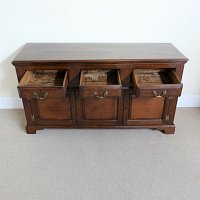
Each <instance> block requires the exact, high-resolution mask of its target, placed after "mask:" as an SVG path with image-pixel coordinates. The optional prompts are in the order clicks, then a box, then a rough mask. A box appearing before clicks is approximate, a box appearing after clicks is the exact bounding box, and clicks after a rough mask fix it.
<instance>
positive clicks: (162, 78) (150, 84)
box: [132, 69, 183, 97]
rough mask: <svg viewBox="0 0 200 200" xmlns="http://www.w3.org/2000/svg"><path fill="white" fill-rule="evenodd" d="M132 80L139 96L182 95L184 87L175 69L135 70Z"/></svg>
mask: <svg viewBox="0 0 200 200" xmlns="http://www.w3.org/2000/svg"><path fill="white" fill-rule="evenodd" d="M132 80H133V87H134V88H135V89H136V94H137V96H149V97H153V96H154V97H167V96H180V95H181V92H182V87H183V85H182V83H181V82H180V80H179V79H178V77H177V75H176V73H175V71H174V70H173V69H164V70H163V69H162V70H160V71H159V69H153V70H152V71H151V69H144V70H142V69H138V70H136V72H134V70H133V73H132Z"/></svg>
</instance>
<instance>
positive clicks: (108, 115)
mask: <svg viewBox="0 0 200 200" xmlns="http://www.w3.org/2000/svg"><path fill="white" fill-rule="evenodd" d="M76 103H77V105H76V108H77V120H78V124H79V125H87V126H97V125H102V126H106V125H108V126H109V125H110V126H112V125H121V124H122V114H123V112H122V109H123V105H122V97H121V96H120V97H119V96H106V97H105V98H97V97H95V96H94V95H93V96H88V97H86V96H83V95H80V92H79V91H77V93H76Z"/></svg>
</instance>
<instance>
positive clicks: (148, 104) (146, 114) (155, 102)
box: [130, 97, 164, 119]
mask: <svg viewBox="0 0 200 200" xmlns="http://www.w3.org/2000/svg"><path fill="white" fill-rule="evenodd" d="M163 107H164V98H163V97H162V98H155V97H137V98H135V97H130V119H161V118H162V113H163Z"/></svg>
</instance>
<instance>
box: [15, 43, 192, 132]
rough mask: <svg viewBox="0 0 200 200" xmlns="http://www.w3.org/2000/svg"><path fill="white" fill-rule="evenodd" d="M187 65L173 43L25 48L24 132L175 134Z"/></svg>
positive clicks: (18, 62) (20, 71)
mask: <svg viewBox="0 0 200 200" xmlns="http://www.w3.org/2000/svg"><path fill="white" fill-rule="evenodd" d="M187 61H188V59H187V58H186V57H185V56H184V55H183V54H182V53H180V52H179V51H178V50H177V49H176V48H175V47H174V46H173V45H172V44H168V43H163V44H160V43H155V44H154V43H147V44H142V43H141V44H140V43H131V44H128V43H127V44H124V43H119V44H117V43H116V44H115V43H108V44H106V43H97V44H95V43H88V44H87V43H85V44H84V43H27V44H26V45H25V46H24V47H23V48H22V50H21V51H20V52H19V53H18V55H17V56H16V58H15V59H14V60H13V62H12V64H13V65H14V66H15V68H16V72H17V77H18V81H19V84H18V91H19V96H20V97H21V98H22V101H23V105H24V110H25V115H26V120H27V125H26V131H27V133H36V130H40V129H44V128H151V129H157V130H160V131H162V132H164V133H166V134H173V133H174V131H175V125H174V123H173V121H174V116H175V111H176V105H177V100H178V97H179V96H180V95H181V91H182V87H183V85H182V83H181V79H182V74H183V69H184V64H185V63H186V62H187Z"/></svg>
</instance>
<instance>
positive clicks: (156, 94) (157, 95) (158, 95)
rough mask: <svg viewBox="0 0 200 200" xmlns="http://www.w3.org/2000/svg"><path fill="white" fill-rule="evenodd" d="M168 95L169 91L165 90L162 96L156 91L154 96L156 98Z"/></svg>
mask: <svg viewBox="0 0 200 200" xmlns="http://www.w3.org/2000/svg"><path fill="white" fill-rule="evenodd" d="M166 94H167V91H166V90H164V91H163V92H162V93H161V94H160V93H157V92H156V91H155V90H154V91H153V95H154V97H158V98H159V97H164V96H165V95H166Z"/></svg>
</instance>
